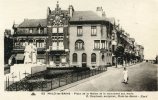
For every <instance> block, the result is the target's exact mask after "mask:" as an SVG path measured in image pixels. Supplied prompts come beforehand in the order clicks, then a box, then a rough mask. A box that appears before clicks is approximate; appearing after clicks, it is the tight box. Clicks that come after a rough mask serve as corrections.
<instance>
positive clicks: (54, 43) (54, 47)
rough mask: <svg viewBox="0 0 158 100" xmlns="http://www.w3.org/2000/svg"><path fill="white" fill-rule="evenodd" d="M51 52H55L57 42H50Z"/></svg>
mask: <svg viewBox="0 0 158 100" xmlns="http://www.w3.org/2000/svg"><path fill="white" fill-rule="evenodd" d="M52 50H57V41H53V42H52Z"/></svg>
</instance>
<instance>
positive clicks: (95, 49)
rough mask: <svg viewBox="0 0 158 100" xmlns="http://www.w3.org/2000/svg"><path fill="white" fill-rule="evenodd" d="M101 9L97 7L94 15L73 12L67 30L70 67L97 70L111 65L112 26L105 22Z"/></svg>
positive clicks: (91, 12)
mask: <svg viewBox="0 0 158 100" xmlns="http://www.w3.org/2000/svg"><path fill="white" fill-rule="evenodd" d="M101 9H102V8H101V7H98V8H97V12H96V13H95V12H93V11H74V12H73V16H72V18H71V19H70V28H69V30H70V46H69V48H70V65H71V66H76V67H90V68H97V67H98V66H104V65H111V63H112V53H111V46H112V45H111V36H112V24H111V23H110V22H109V21H107V20H106V18H105V16H104V13H103V10H101ZM97 13H100V15H101V16H99V14H97Z"/></svg>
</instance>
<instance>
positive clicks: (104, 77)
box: [64, 63, 158, 91]
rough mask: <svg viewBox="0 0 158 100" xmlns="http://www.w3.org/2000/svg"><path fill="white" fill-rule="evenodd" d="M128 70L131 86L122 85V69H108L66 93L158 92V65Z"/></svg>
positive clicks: (145, 64)
mask: <svg viewBox="0 0 158 100" xmlns="http://www.w3.org/2000/svg"><path fill="white" fill-rule="evenodd" d="M127 70H128V73H129V84H124V83H122V80H123V75H122V71H123V69H122V68H120V69H117V68H108V71H107V72H104V73H103V74H101V75H100V76H98V77H95V78H94V79H91V80H89V81H86V82H83V83H80V84H79V85H76V86H73V87H71V88H68V89H66V90H64V91H157V79H158V77H157V73H158V72H157V70H158V65H153V64H150V63H141V64H136V65H134V66H130V67H127Z"/></svg>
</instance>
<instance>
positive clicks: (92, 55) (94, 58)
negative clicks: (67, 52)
mask: <svg viewBox="0 0 158 100" xmlns="http://www.w3.org/2000/svg"><path fill="white" fill-rule="evenodd" d="M91 62H96V54H95V53H92V54H91Z"/></svg>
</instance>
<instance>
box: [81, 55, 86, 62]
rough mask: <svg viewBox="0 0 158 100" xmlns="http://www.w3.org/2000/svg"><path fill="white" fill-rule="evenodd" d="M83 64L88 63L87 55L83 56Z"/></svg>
mask: <svg viewBox="0 0 158 100" xmlns="http://www.w3.org/2000/svg"><path fill="white" fill-rule="evenodd" d="M82 62H87V55H86V54H85V53H83V54H82Z"/></svg>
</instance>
